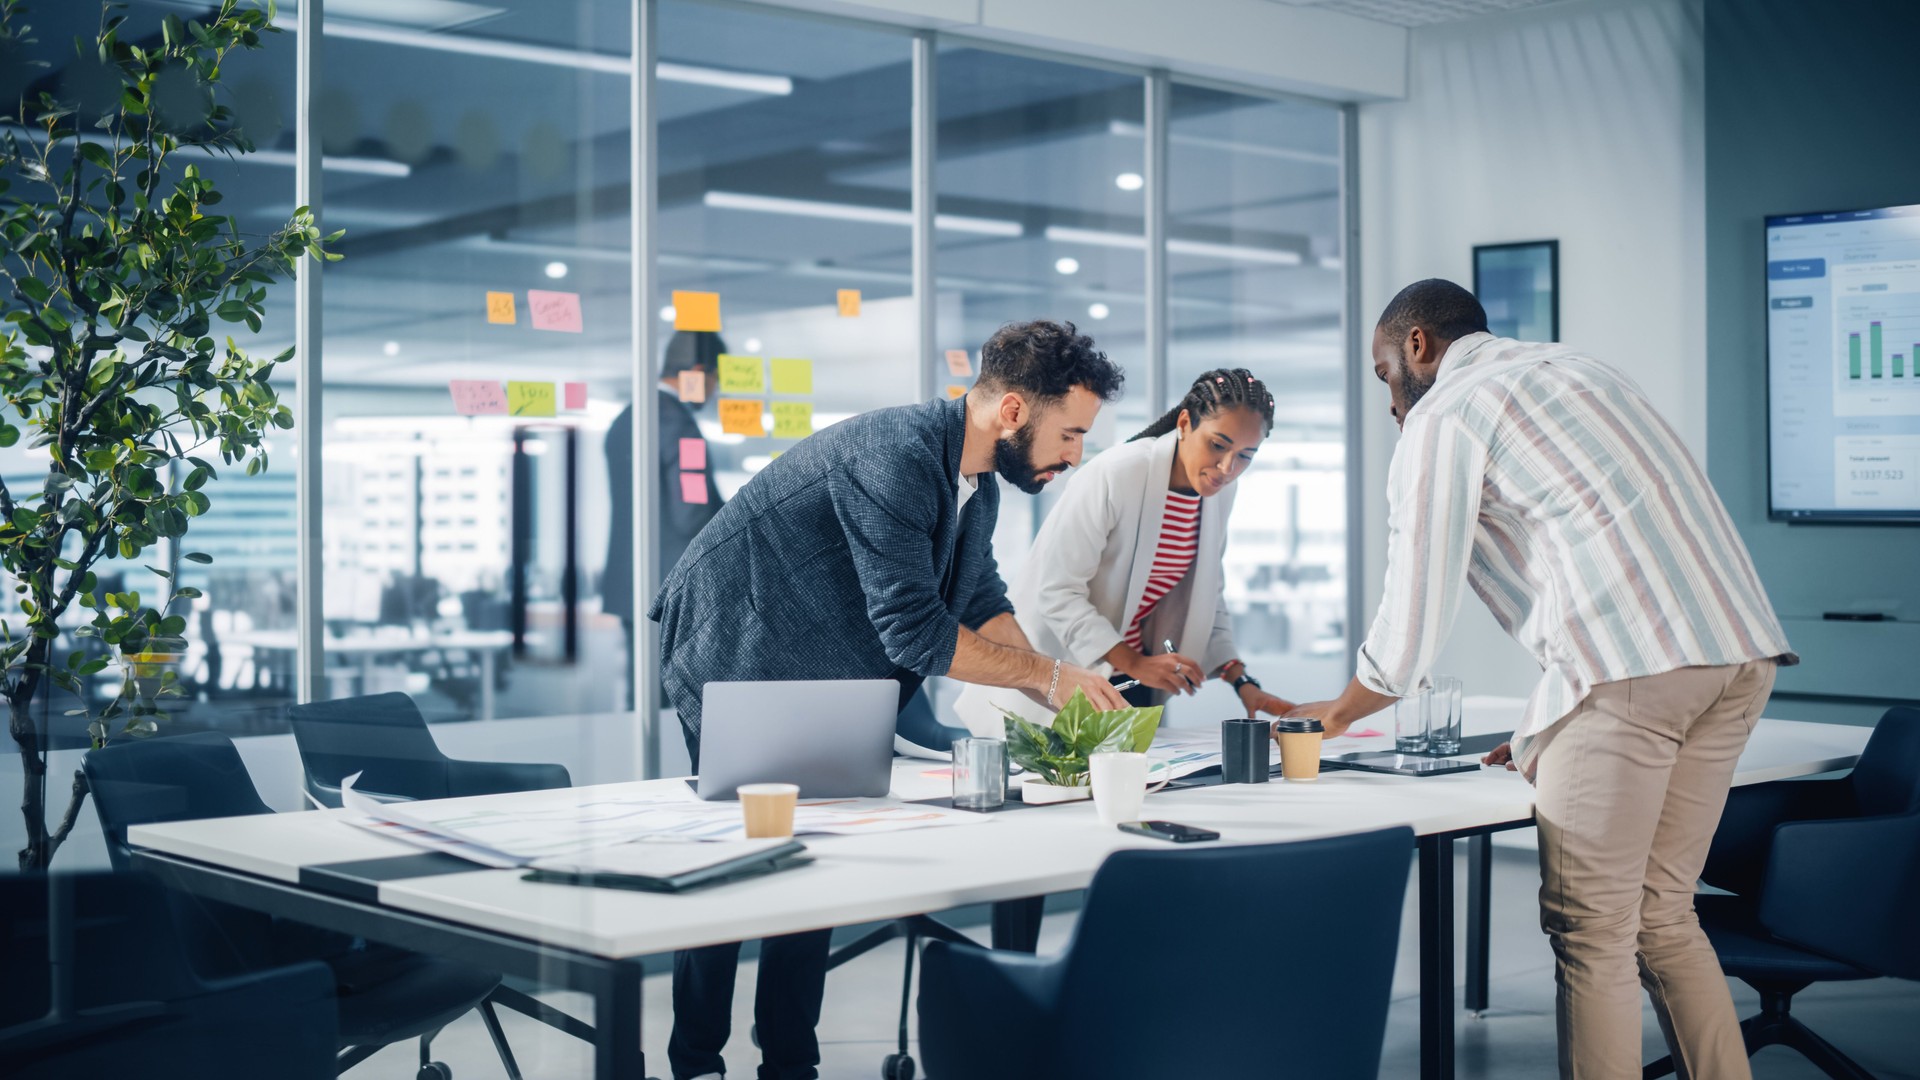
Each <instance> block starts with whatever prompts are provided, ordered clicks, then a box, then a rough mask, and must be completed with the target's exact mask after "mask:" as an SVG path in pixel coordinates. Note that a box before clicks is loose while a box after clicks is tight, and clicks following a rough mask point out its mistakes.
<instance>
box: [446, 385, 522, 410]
mask: <svg viewBox="0 0 1920 1080" xmlns="http://www.w3.org/2000/svg"><path fill="white" fill-rule="evenodd" d="M447 389H448V390H450V391H452V392H453V411H454V412H457V413H459V414H460V415H461V416H491V415H499V414H504V413H505V412H506V411H507V395H506V393H505V392H504V391H502V390H501V389H500V383H499V381H498V380H496V379H454V380H453V381H452V382H449V383H448V384H447Z"/></svg>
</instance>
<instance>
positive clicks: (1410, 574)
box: [1294, 280, 1798, 1080]
mask: <svg viewBox="0 0 1920 1080" xmlns="http://www.w3.org/2000/svg"><path fill="white" fill-rule="evenodd" d="M1373 363H1374V373H1375V374H1376V375H1377V376H1378V377H1379V379H1380V380H1381V381H1382V382H1384V383H1386V384H1387V387H1388V390H1389V392H1390V395H1391V399H1392V410H1393V415H1394V418H1395V419H1396V420H1397V421H1399V423H1400V425H1401V438H1400V444H1399V447H1398V448H1397V449H1396V450H1395V451H1394V455H1393V463H1392V465H1391V467H1390V469H1389V472H1388V481H1387V501H1388V508H1389V509H1388V521H1387V527H1388V540H1387V580H1386V591H1385V595H1384V597H1383V598H1382V600H1381V604H1380V610H1379V612H1378V614H1377V615H1376V616H1375V619H1374V623H1373V627H1372V629H1371V630H1370V631H1369V632H1368V634H1367V639H1366V642H1365V643H1364V644H1363V645H1362V646H1361V647H1360V651H1359V655H1358V658H1357V663H1356V666H1357V670H1358V674H1357V675H1356V677H1355V678H1354V680H1353V682H1352V683H1351V684H1349V685H1348V687H1347V689H1346V690H1345V692H1343V693H1342V694H1341V695H1340V697H1339V698H1338V699H1337V700H1335V701H1330V702H1319V703H1315V704H1311V705H1303V706H1300V707H1299V708H1298V709H1296V710H1295V713H1294V715H1301V716H1317V717H1319V718H1320V719H1321V721H1322V722H1323V723H1324V724H1325V725H1326V729H1327V734H1328V735H1329V736H1334V735H1338V734H1340V733H1341V732H1343V731H1345V730H1346V729H1347V728H1348V727H1349V726H1350V725H1351V724H1352V723H1353V722H1354V721H1355V720H1358V719H1359V718H1361V717H1363V716H1367V715H1369V714H1371V713H1374V712H1376V711H1378V710H1380V709H1382V708H1384V707H1385V706H1387V705H1389V704H1391V703H1392V702H1393V701H1394V700H1395V699H1397V698H1401V697H1405V696H1407V695H1409V694H1412V693H1416V692H1418V690H1419V689H1420V687H1421V686H1422V685H1423V683H1424V682H1425V680H1426V678H1427V677H1428V675H1429V674H1431V672H1432V667H1433V664H1434V660H1435V658H1436V657H1437V656H1438V654H1439V652H1440V649H1441V646H1442V645H1443V644H1445V640H1446V636H1447V633H1448V631H1449V630H1450V629H1451V628H1452V626H1453V622H1454V617H1455V615H1456V614H1457V613H1458V611H1459V607H1460V604H1461V603H1462V602H1463V600H1464V593H1465V590H1466V589H1467V588H1471V589H1472V590H1473V591H1474V593H1475V594H1476V595H1478V596H1479V597H1480V599H1481V600H1483V601H1484V602H1485V603H1486V605H1487V607H1488V608H1489V609H1491V610H1492V612H1493V615H1494V617H1495V618H1496V619H1497V620H1499V622H1500V625H1501V626H1502V627H1503V628H1504V629H1506V631H1507V632H1508V633H1509V634H1512V635H1513V637H1514V638H1515V639H1516V640H1518V641H1519V642H1520V643H1521V644H1522V645H1524V646H1526V647H1527V649H1528V650H1529V651H1530V652H1532V653H1533V655H1534V658H1535V659H1536V660H1538V661H1539V663H1540V666H1541V668H1542V669H1543V674H1542V677H1541V680H1540V683H1539V685H1538V687H1537V688H1536V689H1535V690H1534V693H1533V696H1532V698H1531V699H1529V701H1528V703H1527V709H1526V713H1525V715H1524V718H1523V719H1522V721H1521V725H1520V727H1519V729H1518V730H1517V731H1516V732H1515V733H1514V734H1515V738H1514V741H1513V743H1512V744H1511V747H1502V748H1501V749H1500V750H1497V751H1495V752H1494V754H1493V755H1491V756H1490V757H1489V759H1488V760H1489V763H1493V764H1498V763H1502V762H1509V765H1508V767H1509V768H1512V767H1515V766H1516V765H1517V767H1518V768H1519V769H1520V770H1521V771H1522V772H1524V773H1525V774H1526V775H1527V776H1528V778H1529V779H1531V780H1532V781H1533V782H1534V784H1535V785H1536V787H1537V789H1538V795H1537V803H1536V811H1535V814H1536V819H1537V821H1538V823H1539V829H1540V869H1541V878H1542V883H1541V890H1540V907H1541V925H1542V927H1543V929H1545V931H1546V932H1547V934H1548V936H1549V938H1550V939H1551V940H1552V943H1553V948H1554V953H1555V956H1556V957H1557V959H1558V970H1557V981H1558V988H1559V1010H1558V1020H1559V1031H1560V1073H1561V1075H1562V1076H1563V1077H1579V1078H1582V1080H1586V1078H1608V1080H1611V1078H1620V1080H1626V1078H1629V1077H1637V1076H1639V1075H1640V997H1639V988H1638V986H1636V977H1637V981H1638V982H1640V983H1643V984H1644V985H1645V986H1646V989H1647V992H1648V993H1649V994H1650V995H1651V997H1652V999H1653V1004H1654V1009H1655V1011H1656V1013H1657V1014H1658V1016H1659V1020H1660V1026H1661V1029H1662V1031H1663V1032H1664V1033H1665V1035H1666V1037H1667V1042H1668V1044H1669V1046H1670V1047H1671V1048H1672V1050H1673V1054H1674V1060H1675V1061H1676V1062H1677V1063H1679V1066H1680V1075H1682V1076H1693V1077H1714V1078H1725V1077H1735V1078H1739V1077H1746V1076H1749V1075H1750V1072H1749V1069H1748V1065H1747V1057H1746V1050H1745V1047H1744V1046H1743V1044H1742V1041H1741V1037H1740V1031H1739V1025H1738V1021H1737V1019H1736V1017H1735V1015H1734V1011H1733V1001H1732V998H1731V996H1730V995H1729V993H1728V991H1727V985H1726V980H1725V978H1724V977H1723V975H1722V974H1721V971H1720V966H1719V962H1718V960H1717V959H1716V957H1715V956H1714V953H1713V948H1712V946H1711V945H1710V944H1709V943H1708V942H1707V939H1706V935H1705V934H1704V933H1702V932H1701V930H1700V926H1699V923H1698V921H1697V920H1696V919H1695V916H1694V912H1693V890H1694V885H1695V881H1696V879H1697V878H1698V876H1699V873H1700V869H1701V867H1702V865H1703V864H1704V863H1705V861H1706V855H1707V847H1708V844H1709V842H1710V841H1711V840H1712V838H1713V832H1714V829H1715V827H1716V826H1717V825H1718V823H1719V820H1720V812H1721V809H1722V808H1723V806H1724V805H1725V803H1726V797H1727V789H1728V787H1729V785H1730V784H1731V782H1732V779H1733V771H1734V765H1735V762H1736V761H1737V760H1738V758H1739V756H1740V752H1741V750H1742V748H1743V747H1744V746H1745V745H1746V741H1747V736H1748V734H1749V733H1750V732H1751V731H1752V729H1753V725H1754V722H1755V720H1756V719H1757V718H1758V717H1759V715H1760V710H1761V709H1762V708H1763V707H1764V706H1765V705H1766V702H1767V695H1768V693H1769V692H1770V691H1771V690H1772V688H1773V679H1774V672H1775V668H1776V666H1777V665H1778V664H1781V663H1795V662H1797V659H1798V658H1797V657H1795V656H1794V655H1793V654H1792V652H1791V650H1790V649H1789V647H1788V645H1787V641H1786V636H1785V634H1784V633H1783V632H1782V631H1781V629H1780V624H1779V622H1778V620H1776V619H1775V618H1774V614H1773V609H1772V607H1771V605H1770V604H1769V603H1768V601H1767V596H1766V591H1765V590H1764V589H1763V588H1762V587H1761V585H1760V581H1759V578H1758V577H1757V576H1756V575H1755V573H1754V570H1753V565H1752V563H1751V561H1750V560H1749V559H1748V557H1747V552H1746V548H1745V546H1744V545H1743V544H1742V543H1741V540H1740V537H1739V535H1738V534H1737V533H1736V532H1735V531H1734V528H1733V524H1732V522H1731V521H1729V520H1728V518H1727V514H1726V511H1725V509H1724V508H1723V507H1722V506H1721V505H1720V500H1719V498H1718V497H1717V496H1716V495H1715V494H1714V492H1713V488H1712V486H1711V485H1709V484H1708V482H1707V478H1706V475H1705V473H1704V472H1703V471H1702V470H1701V468H1700V466H1699V465H1698V464H1697V463H1696V462H1695V461H1694V460H1693V458H1692V456H1691V455H1690V454H1688V452H1687V450H1686V448H1685V447H1684V446H1682V445H1681V442H1680V439H1679V437H1678V436H1677V435H1676V434H1675V433H1674V431H1673V429H1672V428H1671V427H1669V426H1668V425H1667V423H1666V422H1665V421H1664V420H1662V419H1661V417H1660V415H1659V414H1658V413H1657V412H1656V411H1655V410H1654V408H1653V406H1652V405H1651V404H1650V403H1649V402H1648V401H1647V399H1646V397H1645V396H1644V395H1643V394H1642V393H1641V392H1640V389H1639V388H1638V387H1637V386H1635V385H1634V384H1633V382H1632V381H1631V380H1629V379H1628V378H1627V377H1626V376H1625V375H1623V374H1621V373H1620V372H1619V371H1617V370H1615V369H1614V368H1611V367H1609V366H1607V365H1605V364H1603V363H1600V362H1599V361H1597V360H1594V359H1591V358H1589V357H1586V356H1582V355H1580V354H1579V353H1578V352H1576V351H1574V350H1573V349H1570V348H1567V347H1565V346H1561V345H1554V344H1533V343H1527V342H1520V341H1513V340H1510V339H1506V338H1496V337H1494V336H1493V335H1491V334H1489V333H1487V321H1486V313H1485V312H1484V311H1483V310H1482V309H1481V307H1480V304H1479V302H1478V301H1477V300H1475V299H1474V297H1473V294H1472V293H1469V292H1468V291H1467V290H1465V289H1463V288H1461V287H1460V286H1458V285H1455V284H1453V283H1452V282H1448V281H1440V280H1428V281H1421V282H1417V283H1415V284H1413V285H1410V286H1408V287H1407V288H1406V289H1404V290H1402V291H1401V293H1400V294H1399V295H1398V296H1396V297H1395V298H1394V299H1393V302H1392V303H1391V304H1389V305H1388V307H1387V310H1386V312H1385V314H1383V315H1382V316H1381V318H1380V323H1379V325H1378V327H1377V328H1376V329H1375V331H1374V337H1373ZM1636 968H1637V975H1636Z"/></svg>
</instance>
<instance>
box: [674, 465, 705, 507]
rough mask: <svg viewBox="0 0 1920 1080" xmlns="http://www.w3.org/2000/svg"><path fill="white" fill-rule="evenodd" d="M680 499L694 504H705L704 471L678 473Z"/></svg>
mask: <svg viewBox="0 0 1920 1080" xmlns="http://www.w3.org/2000/svg"><path fill="white" fill-rule="evenodd" d="M680 501H681V502H683V503H691V504H693V505H695V506H705V505H707V474H706V473H703V472H683V473H681V474H680Z"/></svg>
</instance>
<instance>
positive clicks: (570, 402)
mask: <svg viewBox="0 0 1920 1080" xmlns="http://www.w3.org/2000/svg"><path fill="white" fill-rule="evenodd" d="M566 402H567V404H566V407H567V408H568V409H584V408H586V407H587V384H586V383H583V382H570V383H568V384H567V390H566Z"/></svg>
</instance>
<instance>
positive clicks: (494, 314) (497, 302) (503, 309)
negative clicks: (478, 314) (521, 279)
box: [487, 292, 517, 323]
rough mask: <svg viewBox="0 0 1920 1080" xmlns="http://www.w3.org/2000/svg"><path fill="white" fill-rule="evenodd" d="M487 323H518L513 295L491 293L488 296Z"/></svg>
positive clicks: (508, 293)
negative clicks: (514, 310) (514, 311)
mask: <svg viewBox="0 0 1920 1080" xmlns="http://www.w3.org/2000/svg"><path fill="white" fill-rule="evenodd" d="M487 321H488V322H490V323H512V322H515V321H517V320H516V319H515V317H514V313H513V294H512V293H510V292H490V293H488V294H487Z"/></svg>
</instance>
